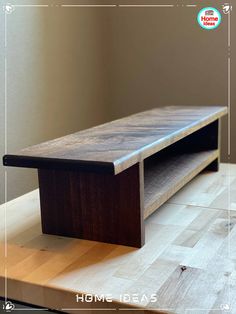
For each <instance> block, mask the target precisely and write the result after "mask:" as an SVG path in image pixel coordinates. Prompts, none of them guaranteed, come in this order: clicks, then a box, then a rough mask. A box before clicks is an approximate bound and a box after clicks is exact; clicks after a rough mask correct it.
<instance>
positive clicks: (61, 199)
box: [38, 164, 144, 247]
mask: <svg viewBox="0 0 236 314" xmlns="http://www.w3.org/2000/svg"><path fill="white" fill-rule="evenodd" d="M38 174H39V186H40V202H41V216H42V230H43V232H44V233H47V234H54V235H62V236H68V237H76V238H81V239H88V240H96V241H101V242H108V243H115V244H123V245H128V246H134V247H141V246H142V245H143V244H144V230H143V196H142V195H143V192H142V193H141V190H143V169H142V165H140V164H136V165H134V166H132V167H130V168H129V169H127V170H126V171H124V172H122V173H121V174H118V175H117V176H114V175H110V174H100V173H88V172H79V171H73V172H72V171H60V170H39V172H38ZM141 194H142V195H141Z"/></svg>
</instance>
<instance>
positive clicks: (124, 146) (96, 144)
mask: <svg viewBox="0 0 236 314" xmlns="http://www.w3.org/2000/svg"><path fill="white" fill-rule="evenodd" d="M226 112H227V108H226V107H221V106H210V107H209V106H208V107H206V106H201V107H191V106H189V107H188V106H182V107H181V106H174V107H171V106H170V107H164V108H156V109H152V110H149V111H146V112H142V113H138V114H135V115H132V116H129V117H127V118H123V119H119V120H116V121H113V122H110V123H106V124H103V125H100V126H97V127H94V128H91V129H88V130H84V131H80V132H77V133H74V134H71V135H68V136H65V137H62V138H59V139H55V140H52V141H48V142H45V143H42V144H39V145H35V146H32V147H29V148H26V149H23V150H21V151H19V152H17V153H15V154H8V155H6V156H4V159H3V162H4V165H6V166H20V167H30V168H51V169H52V168H53V169H65V170H74V169H77V170H89V171H102V172H108V173H113V174H118V173H120V172H122V171H123V170H125V169H127V168H129V167H131V166H132V165H134V164H136V163H137V162H140V161H142V160H143V159H145V158H147V157H149V156H151V155H153V154H154V153H156V152H158V151H160V150H161V149H163V148H165V147H167V146H169V145H170V144H173V143H175V142H176V141H178V140H180V139H181V138H183V137H185V136H187V135H189V134H191V133H193V132H195V131H197V130H199V129H200V128H202V127H204V126H206V125H208V124H210V123H211V122H213V121H215V120H217V119H219V118H220V117H221V116H223V115H224V114H226Z"/></svg>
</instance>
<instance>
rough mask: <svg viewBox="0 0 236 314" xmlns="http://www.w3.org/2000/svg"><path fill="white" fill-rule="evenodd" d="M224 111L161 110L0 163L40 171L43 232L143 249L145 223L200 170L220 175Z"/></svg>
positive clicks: (35, 148) (34, 148) (215, 108)
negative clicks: (220, 135)
mask: <svg viewBox="0 0 236 314" xmlns="http://www.w3.org/2000/svg"><path fill="white" fill-rule="evenodd" d="M226 113H227V108H226V107H220V106H209V107H205V106H204V107H202V106H201V107H164V108H156V109H153V110H149V111H146V112H142V113H138V114H135V115H132V116H129V117H126V118H123V119H119V120H115V121H113V122H110V123H106V124H103V125H100V126H97V127H94V128H91V129H88V130H84V131H80V132H77V133H74V134H71V135H67V136H64V137H61V138H58V139H55V140H52V141H48V142H45V143H42V144H39V145H35V146H32V147H29V148H26V149H23V150H21V151H19V152H17V153H16V154H14V155H13V154H8V155H5V156H4V157H3V163H4V165H5V166H16V167H26V168H37V169H38V177H39V190H40V202H41V219H42V231H43V233H46V234H54V235H60V236H68V237H75V238H82V239H88V240H95V241H102V242H108V243H115V244H122V245H128V246H134V247H141V246H142V245H143V244H144V242H145V239H144V234H145V231H144V219H145V218H147V217H148V216H149V215H151V214H152V213H153V212H154V211H155V210H156V209H157V208H158V207H159V206H161V205H162V204H163V203H164V202H165V201H167V200H168V199H169V198H170V197H171V196H172V195H173V194H174V193H175V192H177V191H178V190H179V189H180V188H181V187H183V186H184V185H185V184H186V183H187V182H189V181H190V180H191V179H192V178H193V177H194V176H196V175H197V174H198V173H199V172H201V171H202V170H203V169H205V168H207V169H209V170H212V171H217V170H218V165H219V119H220V117H221V116H223V115H225V114H226Z"/></svg>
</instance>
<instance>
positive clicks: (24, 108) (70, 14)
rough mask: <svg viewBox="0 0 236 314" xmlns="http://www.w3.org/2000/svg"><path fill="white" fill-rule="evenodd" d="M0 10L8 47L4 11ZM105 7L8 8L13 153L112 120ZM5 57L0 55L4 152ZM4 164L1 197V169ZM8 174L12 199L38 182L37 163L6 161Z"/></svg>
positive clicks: (9, 123) (10, 145)
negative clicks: (105, 52)
mask: <svg viewBox="0 0 236 314" xmlns="http://www.w3.org/2000/svg"><path fill="white" fill-rule="evenodd" d="M21 3H22V2H21ZM31 3H32V1H31ZM37 3H39V1H37ZM0 12H1V13H0V14H1V17H0V20H1V51H2V52H3V49H2V48H3V45H4V31H3V30H4V16H3V13H2V10H0ZM101 13H102V12H95V11H93V12H91V11H90V10H83V12H82V11H79V10H77V11H76V10H73V9H72V10H71V9H60V8H59V9H57V8H32V7H31V8H26V7H17V8H16V9H15V11H14V12H13V13H12V14H9V15H7V50H6V55H7V86H8V88H7V144H8V152H14V151H15V150H18V149H21V148H23V147H26V146H29V145H32V144H36V143H40V142H42V141H45V140H47V139H52V138H55V137H59V136H62V135H65V134H68V133H71V132H75V131H77V130H80V129H84V128H87V127H90V126H93V125H96V124H100V123H102V122H104V121H107V120H108V117H107V111H106V110H105V104H106V101H107V96H106V88H105V84H106V77H105V72H104V64H105V62H106V60H105V59H104V58H103V47H104V42H103V40H104V36H103V27H102V23H101V20H102V16H101ZM3 58H4V56H3V55H1V58H0V59H1V82H2V84H1V96H2V99H1V110H0V112H1V117H0V119H1V121H0V125H1V130H0V132H1V133H0V134H1V141H0V142H1V147H0V149H1V151H0V155H1V156H2V155H3V154H4V129H5V128H4V95H3V92H4V59H3ZM0 168H1V170H0V171H1V173H0V176H1V202H3V200H4V182H3V181H4V172H3V171H4V169H3V167H2V166H1V167H0ZM7 173H8V176H7V177H8V193H7V194H8V199H12V198H14V197H17V196H19V195H21V194H23V193H25V192H27V191H29V190H32V189H33V188H35V187H36V186H37V176H36V174H37V173H36V171H35V170H30V169H21V168H8V169H7Z"/></svg>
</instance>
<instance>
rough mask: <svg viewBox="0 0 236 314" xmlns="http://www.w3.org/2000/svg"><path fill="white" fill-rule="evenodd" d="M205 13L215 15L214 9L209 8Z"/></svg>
mask: <svg viewBox="0 0 236 314" xmlns="http://www.w3.org/2000/svg"><path fill="white" fill-rule="evenodd" d="M205 15H214V11H213V10H207V11H206V12H205Z"/></svg>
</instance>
